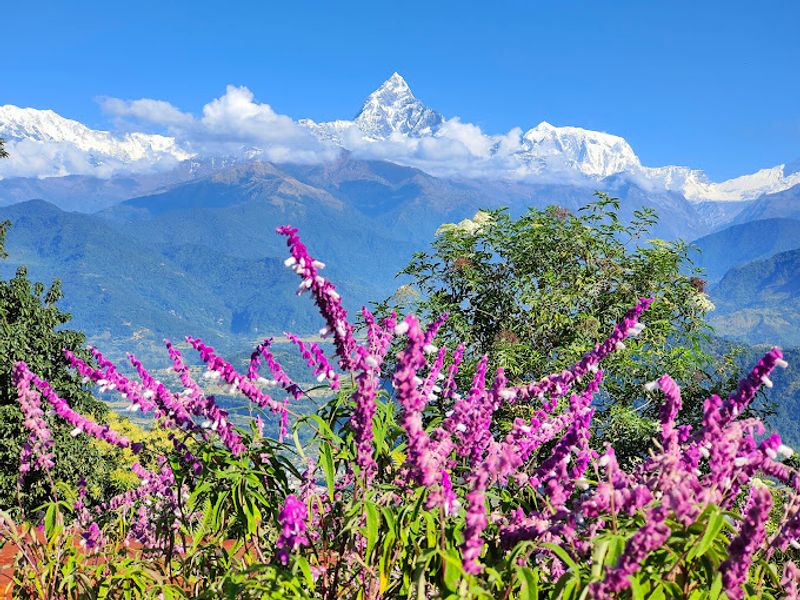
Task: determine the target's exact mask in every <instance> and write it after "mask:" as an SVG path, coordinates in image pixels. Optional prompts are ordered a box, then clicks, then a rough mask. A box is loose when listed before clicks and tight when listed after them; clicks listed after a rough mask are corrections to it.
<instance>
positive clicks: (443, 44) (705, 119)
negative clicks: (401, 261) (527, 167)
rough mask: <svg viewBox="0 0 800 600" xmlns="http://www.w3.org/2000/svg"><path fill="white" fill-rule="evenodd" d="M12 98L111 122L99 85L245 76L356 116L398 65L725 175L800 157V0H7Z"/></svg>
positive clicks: (659, 161) (289, 98) (489, 115)
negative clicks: (283, 0)
mask: <svg viewBox="0 0 800 600" xmlns="http://www.w3.org/2000/svg"><path fill="white" fill-rule="evenodd" d="M2 11H3V12H2V14H3V23H4V27H3V36H2V44H3V47H4V49H3V53H2V54H1V55H0V77H1V79H0V104H3V103H11V104H17V105H21V106H34V107H37V108H52V109H54V110H56V111H57V112H60V113H61V114H63V115H65V116H68V117H72V118H77V119H79V120H82V121H84V122H86V123H87V124H89V125H92V126H101V127H108V126H109V122H108V120H107V118H106V117H105V116H104V115H103V114H102V112H101V110H100V108H99V106H98V104H97V103H96V102H95V99H96V98H97V97H100V96H113V97H119V98H125V99H135V98H142V97H148V98H157V99H162V100H167V101H169V102H171V103H172V104H174V105H176V106H178V107H179V108H181V109H183V110H186V111H189V112H197V111H199V110H200V109H201V107H202V106H203V105H204V104H205V103H206V102H208V101H209V100H211V99H213V98H216V97H218V96H220V95H221V94H223V93H224V91H225V86H226V85H227V84H235V85H245V86H247V87H249V88H250V89H251V90H252V91H253V92H254V93H255V95H256V98H257V99H258V100H260V101H262V102H267V103H269V104H271V105H272V106H273V107H274V108H275V110H277V111H278V112H280V113H284V114H288V115H290V116H292V117H295V118H301V117H306V116H307V117H311V118H314V119H316V120H326V119H333V118H349V117H352V116H353V115H354V113H355V112H356V111H357V110H358V108H359V106H360V104H361V101H362V100H363V98H364V97H365V96H366V95H367V94H368V93H369V92H371V91H372V90H373V89H374V88H375V87H377V86H378V85H379V84H380V83H381V82H382V81H383V80H384V79H385V78H386V77H388V76H389V75H390V74H391V73H392V71H395V70H397V71H399V72H400V73H402V74H403V75H404V76H405V77H406V79H407V80H408V82H409V84H410V85H411V87H412V89H413V90H414V92H415V93H416V95H417V96H418V97H420V98H421V99H422V100H424V101H425V102H426V103H427V104H429V105H430V106H432V107H433V108H435V109H437V110H439V111H440V112H442V113H444V114H445V115H446V116H448V117H452V116H460V117H462V119H463V120H465V121H470V122H473V123H476V124H478V125H480V126H481V127H482V128H483V129H484V130H485V131H486V132H488V133H500V132H504V131H507V130H508V129H510V128H511V127H514V126H520V127H523V128H528V127H532V126H534V125H536V124H537V123H539V122H540V121H542V120H546V121H549V122H551V123H553V124H556V125H577V126H581V127H586V128H590V129H597V130H601V131H608V132H610V133H615V134H618V135H622V136H623V137H625V138H627V140H628V141H629V142H630V143H631V145H632V146H633V148H634V150H635V151H636V152H637V154H638V155H639V156H640V158H641V159H642V161H643V162H644V164H647V165H651V166H659V165H665V164H685V165H689V166H693V167H698V168H703V169H705V170H707V171H708V173H709V175H711V177H712V178H714V179H723V178H727V177H732V176H736V175H740V174H744V173H747V172H751V171H753V170H755V169H758V168H761V167H767V166H772V165H774V164H778V163H782V162H788V161H791V160H795V159H798V158H800V77H798V72H799V69H798V67H800V35H798V31H797V26H798V23H800V3H799V2H796V1H785V2H778V1H764V2H738V1H727V2H697V1H695V2H684V1H673V2H659V3H657V2H646V1H644V0H640V1H630V2H626V1H618V2H609V1H606V2H600V1H593V2H589V1H586V2H573V1H568V0H562V1H548V2H534V1H531V0H529V1H525V2H522V1H519V2H517V1H505V2H502V1H497V2H483V1H482V2H474V3H470V2H464V1H461V2H450V1H440V2H432V1H430V0H428V1H427V2H416V1H407V2H404V3H388V2H376V1H373V2H319V1H318V2H309V1H302V0H294V1H292V2H291V3H289V2H286V3H280V4H279V3H273V2H264V1H261V2H228V3H222V2H215V3H211V2H201V1H199V0H195V1H194V2H170V1H166V0H162V1H160V2H151V1H149V0H148V1H138V2H130V3H116V2H81V1H79V0H76V1H72V2H69V3H67V2H36V1H33V0H31V1H28V2H24V3H14V5H11V6H8V5H6V6H4V7H3V9H2Z"/></svg>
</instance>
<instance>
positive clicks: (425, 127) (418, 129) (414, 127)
mask: <svg viewBox="0 0 800 600" xmlns="http://www.w3.org/2000/svg"><path fill="white" fill-rule="evenodd" d="M443 122H444V117H442V115H440V114H439V113H438V112H436V111H435V110H432V109H430V108H428V107H427V106H425V104H423V103H422V102H421V101H420V100H418V99H417V98H416V97H415V96H414V94H413V93H412V92H411V88H410V87H408V83H406V80H405V79H403V77H402V76H401V75H400V74H399V73H394V74H392V76H391V77H389V79H387V80H386V81H385V82H384V83H383V85H381V86H380V87H379V88H378V89H377V90H375V91H374V92H372V93H371V94H370V95H369V96H368V97H367V99H366V100H365V101H364V104H363V106H362V107H361V110H360V111H359V112H358V114H357V115H356V117H355V119H354V120H352V121H344V120H337V121H328V122H324V123H315V122H314V121H312V120H311V119H302V120H301V121H300V123H301V124H302V125H304V126H306V127H308V128H309V129H311V131H313V132H314V133H315V135H317V136H318V137H319V138H320V139H322V140H325V141H331V142H334V143H336V144H343V143H346V141H345V140H346V139H347V138H348V137H349V136H352V135H353V134H355V135H357V136H358V137H359V138H361V139H363V140H364V141H370V142H380V141H385V140H388V139H389V138H391V137H392V136H401V137H403V136H407V137H414V138H421V137H424V136H431V135H434V134H435V133H436V131H437V130H438V129H439V127H440V126H441V124H442V123H443Z"/></svg>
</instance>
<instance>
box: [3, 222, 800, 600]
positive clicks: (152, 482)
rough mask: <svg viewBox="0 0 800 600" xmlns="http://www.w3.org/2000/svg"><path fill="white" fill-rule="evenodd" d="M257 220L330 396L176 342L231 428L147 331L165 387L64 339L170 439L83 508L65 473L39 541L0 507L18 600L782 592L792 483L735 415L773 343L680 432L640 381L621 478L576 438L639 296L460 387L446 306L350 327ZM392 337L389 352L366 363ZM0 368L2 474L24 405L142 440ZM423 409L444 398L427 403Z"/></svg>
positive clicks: (263, 356)
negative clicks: (304, 304)
mask: <svg viewBox="0 0 800 600" xmlns="http://www.w3.org/2000/svg"><path fill="white" fill-rule="evenodd" d="M279 232H280V233H281V234H283V235H285V236H287V238H288V245H289V249H290V252H291V256H290V258H289V259H287V261H286V264H287V266H289V267H290V268H292V269H294V270H295V271H296V272H297V274H298V275H299V276H300V278H301V283H300V287H299V289H298V292H299V293H301V294H302V293H309V294H310V295H311V297H312V298H313V300H314V301H315V302H316V304H317V306H318V307H319V309H320V313H321V314H322V317H323V318H324V320H325V326H324V327H323V329H322V330H321V332H320V333H321V334H322V335H323V336H329V337H330V338H331V342H332V346H333V348H334V349H335V354H336V361H335V363H334V362H331V361H330V360H329V359H328V358H327V356H326V352H325V350H324V348H323V347H321V346H319V345H317V344H314V343H308V342H305V341H303V340H300V339H299V338H296V337H291V338H290V339H292V340H293V342H294V343H295V344H296V345H297V347H298V350H299V351H300V353H301V354H302V356H303V357H304V359H305V360H306V361H307V363H308V365H309V367H310V368H311V369H312V371H313V374H314V376H315V377H316V379H317V381H318V383H319V384H320V385H322V384H323V383H324V384H325V385H326V386H328V387H329V388H330V389H331V391H332V397H331V399H330V400H329V401H328V402H327V403H325V405H324V406H322V408H321V409H320V410H319V412H318V413H317V414H306V415H299V414H293V410H292V406H293V404H294V403H296V402H297V401H298V400H299V399H301V398H302V397H304V396H305V395H306V394H307V393H309V391H310V389H309V386H306V385H303V384H301V383H299V382H296V381H294V380H292V379H291V378H289V377H288V375H287V374H286V372H285V371H284V370H283V368H282V366H281V365H280V363H279V362H278V361H277V360H276V359H275V357H274V355H273V354H272V352H271V350H270V341H269V340H267V341H265V342H264V343H262V344H260V345H259V346H258V347H257V348H256V350H255V352H254V353H253V354H252V356H251V359H250V362H249V365H248V366H247V369H246V370H237V369H236V367H235V366H234V365H232V364H231V363H229V362H227V361H225V360H224V359H223V358H221V357H220V356H218V355H217V353H216V352H215V351H214V349H213V348H210V347H209V346H207V345H206V344H204V343H203V342H202V341H201V340H198V339H195V338H187V342H188V344H189V345H190V346H191V347H192V348H193V349H194V350H195V351H197V352H198V354H199V356H200V358H201V360H202V361H203V362H204V363H205V366H206V371H205V373H204V376H203V377H204V378H206V379H209V380H213V381H216V382H217V383H218V384H219V383H225V384H227V385H229V386H230V387H231V391H234V390H235V391H236V392H237V393H240V394H242V395H243V396H245V397H246V398H247V399H248V400H249V401H250V402H251V403H252V404H253V410H254V413H255V414H256V417H255V419H253V420H252V422H250V423H249V425H248V427H239V426H236V425H234V424H232V423H231V422H230V420H229V418H228V415H227V414H226V412H225V411H224V410H222V409H221V408H220V407H219V406H218V405H217V404H216V402H215V400H214V398H213V396H210V395H208V394H206V393H205V392H204V391H203V387H202V386H201V385H200V384H199V383H198V380H197V378H196V377H195V375H194V374H193V372H192V370H191V368H190V367H188V366H187V364H186V362H185V361H184V359H183V357H182V355H181V353H180V351H179V350H178V349H177V348H176V347H175V346H173V345H172V344H170V343H167V347H168V352H169V354H170V357H171V359H172V366H173V369H174V371H175V374H176V377H177V378H178V379H179V380H180V388H179V389H178V390H177V391H173V390H170V389H168V388H167V386H166V385H165V384H164V383H162V382H161V381H159V380H157V379H156V378H154V377H153V376H152V375H151V374H150V373H149V372H148V371H147V369H146V368H145V367H144V366H143V365H142V364H141V363H140V362H139V361H138V360H137V359H136V358H135V357H132V358H131V363H132V366H133V368H134V369H135V371H136V372H137V375H138V377H137V379H132V378H129V377H127V376H126V375H124V374H123V373H122V372H121V371H120V370H119V369H118V368H117V366H115V365H113V364H112V363H110V362H109V361H107V360H106V359H105V358H104V357H103V355H102V354H101V353H100V352H99V351H98V350H93V351H92V352H93V354H94V358H95V361H96V365H97V366H94V365H92V364H89V362H87V361H85V360H84V359H82V358H81V357H79V356H77V355H76V354H74V353H72V352H69V351H68V352H66V358H67V359H68V360H69V362H70V363H71V365H72V366H73V367H74V369H75V370H76V371H77V372H78V373H79V374H80V375H81V376H83V377H85V378H88V379H89V380H91V381H93V382H94V383H96V384H97V385H99V386H100V387H101V389H103V390H105V391H114V392H116V393H119V394H122V395H123V396H124V397H125V398H127V400H128V401H130V402H131V404H132V406H133V407H136V408H137V409H140V410H142V411H144V412H146V413H152V414H153V416H154V418H155V420H156V422H157V425H158V426H159V427H160V428H163V429H165V430H167V431H168V432H169V433H170V434H171V435H170V438H169V439H170V442H171V444H172V448H171V450H170V451H169V452H168V453H166V454H164V455H163V456H162V457H161V458H160V459H159V461H158V466H157V468H150V469H148V468H145V467H144V466H142V465H141V464H138V463H137V464H134V465H133V466H132V470H133V472H134V473H135V474H136V475H137V476H138V477H139V478H140V485H139V486H138V487H137V488H135V489H134V490H131V491H128V492H126V493H124V494H121V495H120V496H118V497H115V498H112V499H111V500H110V501H108V502H106V503H104V504H102V505H100V506H92V505H90V504H89V503H88V501H87V499H86V495H85V493H84V491H83V488H82V487H81V486H80V485H79V486H78V489H77V491H74V490H70V489H58V490H53V493H54V497H53V500H52V502H51V503H50V504H49V505H48V506H47V507H46V510H45V511H44V518H43V520H42V523H41V530H42V532H41V533H37V532H38V531H39V530H38V528H37V524H36V523H31V524H22V525H21V526H19V527H15V526H14V525H13V524H12V523H11V519H10V517H9V516H7V515H6V516H4V517H3V519H4V520H3V524H2V525H0V526H2V527H4V529H3V534H4V536H5V538H6V539H7V540H8V541H9V542H13V543H15V544H16V545H17V546H18V548H19V553H18V557H17V563H16V566H17V568H16V571H15V580H14V584H15V588H14V591H15V593H16V594H17V595H18V596H20V597H87V598H99V597H139V596H151V597H162V598H176V597H201V598H218V597H231V598H305V597H307V598H397V597H417V598H423V597H432V598H437V597H439V598H470V597H475V598H546V597H553V598H556V597H560V598H575V599H577V598H586V597H592V598H609V597H617V596H621V597H633V598H721V597H723V594H724V595H725V596H727V597H728V598H731V599H738V598H744V597H748V598H756V597H759V598H779V597H790V598H795V597H797V595H798V592H797V589H798V584H799V583H800V572H799V571H798V569H797V568H796V567H795V564H794V562H792V559H793V558H795V557H794V556H793V554H794V550H793V548H794V546H796V545H798V544H797V538H798V536H800V495H798V490H800V478H799V477H798V472H797V471H795V470H794V469H793V468H792V467H790V466H789V465H788V464H787V463H785V462H782V459H784V458H786V457H788V456H790V455H791V454H792V452H791V450H790V449H789V448H787V447H786V446H784V445H783V444H782V443H781V441H780V438H779V437H778V436H777V435H772V436H769V437H765V438H763V439H762V434H763V427H762V426H761V424H760V422H759V421H758V420H756V419H752V418H742V414H743V412H744V411H745V410H746V408H747V406H748V405H749V403H750V402H751V401H752V399H753V397H754V395H755V394H756V392H757V390H758V389H759V387H761V386H763V385H766V386H770V385H771V380H770V379H769V377H770V375H771V373H772V371H773V370H774V369H775V368H776V367H786V366H787V365H786V363H785V361H784V360H783V358H782V354H781V351H780V350H779V349H777V348H774V349H773V350H771V351H770V352H768V353H767V354H766V355H765V356H764V357H763V358H762V359H761V360H760V361H759V363H758V364H757V365H756V366H755V368H754V369H753V370H752V372H751V373H750V374H749V375H748V376H747V377H746V378H745V379H744V380H743V381H742V382H741V383H740V384H739V386H738V388H737V389H736V390H735V391H734V392H733V393H731V394H730V395H729V396H728V397H727V398H726V399H724V400H723V399H721V398H720V397H719V396H715V395H712V396H711V397H709V398H708V399H706V401H705V404H704V413H703V418H702V422H701V424H700V425H699V426H698V427H694V428H693V427H691V426H690V425H686V424H680V423H679V421H678V417H679V415H680V410H681V405H682V399H681V392H680V389H679V387H678V386H677V384H676V383H675V382H674V381H673V380H672V378H670V377H669V376H668V375H662V376H661V377H659V378H658V380H656V381H653V382H650V383H648V384H647V386H646V390H645V391H644V392H642V393H643V394H646V395H647V396H648V397H650V398H652V399H655V398H657V397H662V398H663V399H662V400H661V401H660V404H661V409H660V413H659V432H658V433H657V436H658V439H657V440H656V441H657V448H658V450H657V451H654V452H653V453H652V455H651V456H650V458H649V459H648V460H647V461H645V462H643V463H642V464H640V465H639V466H637V467H636V468H635V469H633V470H632V471H630V472H626V471H624V470H622V469H621V468H620V467H619V465H618V463H617V460H616V455H615V452H614V449H613V448H612V447H611V446H606V447H605V448H603V449H602V451H601V452H598V451H595V450H593V449H592V447H591V446H590V443H589V442H590V435H591V425H592V418H593V415H594V406H593V404H592V402H593V399H594V397H595V394H596V393H597V391H598V389H599V386H600V383H601V381H602V379H603V377H604V372H603V371H602V370H601V369H600V366H601V364H602V363H603V362H604V361H605V360H606V359H607V358H608V357H609V356H612V355H613V354H615V353H620V352H625V351H626V350H625V342H626V340H627V341H630V339H632V338H634V337H636V336H638V335H641V334H642V333H643V331H644V324H643V322H642V321H641V320H640V318H641V317H642V315H643V314H646V311H648V310H649V309H650V307H651V305H653V304H654V303H655V302H657V300H656V301H654V300H653V299H652V298H642V299H640V301H639V302H638V303H637V304H636V306H634V307H633V308H631V309H629V310H628V311H627V313H626V314H625V315H624V316H623V318H622V319H621V320H620V321H619V322H618V323H617V324H616V326H615V327H614V328H613V331H612V332H611V335H610V336H609V337H608V338H607V339H606V340H605V341H603V342H601V343H598V344H597V345H595V346H594V347H592V348H590V349H589V351H588V352H586V353H584V355H583V356H582V357H580V358H579V359H578V360H577V361H576V362H575V364H573V365H572V366H571V367H569V368H566V369H564V370H561V371H559V372H557V373H555V374H553V375H550V376H547V377H544V378H543V379H539V380H533V381H531V382H529V383H526V384H523V385H511V384H509V382H508V380H507V378H506V375H505V373H504V371H503V370H502V369H497V370H496V371H495V372H494V374H493V377H489V376H488V375H487V364H488V359H487V358H482V359H480V360H479V362H478V364H477V366H476V368H475V373H474V376H473V378H472V382H471V384H470V385H469V386H468V387H466V388H463V389H462V388H460V387H459V386H458V379H459V378H458V373H459V369H460V367H461V364H462V360H463V347H457V348H454V349H452V352H451V351H450V350H448V349H447V348H446V347H445V346H442V347H437V345H436V336H437V332H438V330H439V329H440V328H441V326H442V324H443V323H444V322H445V320H446V316H442V317H441V318H439V319H437V320H435V321H434V322H433V323H431V324H430V325H428V326H426V327H423V326H422V325H421V324H420V323H419V321H418V320H417V319H416V318H415V317H414V316H407V317H405V318H403V319H398V318H397V317H396V316H394V315H390V316H387V317H385V318H384V319H382V320H376V319H375V318H374V317H373V315H372V314H371V313H370V312H369V311H368V310H366V309H363V310H362V314H361V322H362V325H363V331H362V333H361V334H359V335H357V334H356V328H355V326H354V325H353V324H352V323H351V322H350V321H349V320H348V317H347V314H346V312H345V310H344V308H343V306H342V302H341V298H340V297H339V295H338V294H337V292H336V291H335V288H334V286H333V285H332V284H331V283H330V282H329V281H327V280H326V279H325V278H324V277H323V276H322V275H321V272H322V269H323V267H324V265H323V264H322V263H320V262H319V261H317V260H314V259H313V258H312V257H311V256H309V254H308V252H307V250H306V247H305V246H304V245H303V244H302V242H301V241H300V239H299V237H298V236H297V231H296V230H295V229H292V228H290V227H282V228H280V229H279ZM396 340H399V341H400V342H401V348H402V350H401V351H400V352H399V354H398V356H397V357H396V359H394V360H393V361H392V364H393V366H392V368H391V372H387V367H386V360H387V352H388V351H389V349H390V348H391V347H392V342H393V341H396ZM264 363H266V367H267V369H268V370H269V373H268V374H267V375H261V368H262V366H263V364H264ZM14 376H15V382H16V386H17V389H18V394H19V401H20V406H21V408H22V410H23V411H24V412H25V415H26V421H25V424H26V427H27V429H28V443H27V445H26V446H25V447H24V449H23V452H22V461H21V466H22V469H21V476H22V477H23V478H24V477H29V476H31V475H30V474H31V473H32V472H34V471H37V470H38V471H44V472H47V471H48V469H52V455H51V452H52V439H51V436H50V431H49V429H48V427H47V423H46V422H45V421H44V420H43V418H42V417H43V415H44V412H43V408H42V405H43V404H46V405H49V406H51V407H52V409H53V410H54V411H55V413H56V414H57V415H58V416H59V417H60V418H61V419H63V420H65V421H66V422H68V423H69V426H70V427H71V428H73V430H72V433H73V434H74V435H75V436H78V437H82V436H84V435H90V436H93V437H96V438H98V439H101V440H103V442H104V443H108V444H112V445H113V446H116V447H118V448H121V449H124V450H126V451H130V452H132V453H135V454H141V453H143V452H146V451H147V450H148V449H147V442H145V443H144V444H142V443H141V442H137V441H133V440H131V439H129V438H128V437H126V436H124V435H121V434H120V433H118V432H116V431H114V430H112V429H110V428H109V427H108V426H106V425H100V424H97V423H95V422H94V421H93V420H91V419H89V418H86V417H84V416H83V415H81V414H79V413H77V412H75V411H74V410H73V409H72V408H71V407H70V406H69V405H68V404H67V403H66V402H65V401H64V400H63V399H61V398H60V397H59V396H58V395H57V394H56V393H55V391H54V390H53V388H52V387H51V386H50V385H49V383H48V382H47V381H46V380H45V379H43V378H41V377H40V376H38V375H37V374H36V373H34V372H33V371H32V370H31V369H30V368H29V367H28V366H27V365H26V364H25V363H23V362H20V363H18V364H17V366H16V368H15V375H14ZM389 384H391V385H389ZM275 390H277V394H276V392H275ZM278 394H280V395H281V396H284V397H285V398H286V399H285V400H279V399H277V398H276V397H277V396H278ZM439 402H441V403H444V404H446V405H447V406H448V410H447V411H445V412H444V413H443V414H442V413H439V412H438V411H431V410H429V408H430V406H431V405H432V404H433V403H439ZM521 403H525V404H529V405H531V406H532V407H533V411H532V416H531V417H530V419H527V420H523V419H522V418H517V419H516V420H514V422H513V423H512V424H511V428H510V430H509V431H508V432H507V433H502V434H500V433H498V432H497V431H496V429H495V428H494V426H493V418H494V416H495V415H496V414H497V412H498V410H499V409H500V408H501V407H504V406H506V405H514V404H521ZM265 421H267V423H266V424H265ZM265 427H270V428H271V427H274V428H275V429H277V431H278V434H277V435H276V436H270V435H267V434H266V433H265ZM307 430H310V431H311V434H310V435H306V434H305V431H307ZM777 505H780V509H779V511H778V512H779V514H777V515H776V514H774V513H775V507H776V506H777ZM76 542H78V543H76Z"/></svg>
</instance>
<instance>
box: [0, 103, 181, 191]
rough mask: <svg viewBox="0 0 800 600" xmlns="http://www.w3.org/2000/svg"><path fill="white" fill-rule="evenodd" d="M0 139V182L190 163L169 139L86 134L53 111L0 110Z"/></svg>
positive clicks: (80, 126) (91, 131)
mask: <svg viewBox="0 0 800 600" xmlns="http://www.w3.org/2000/svg"><path fill="white" fill-rule="evenodd" d="M0 137H2V138H3V139H5V141H6V148H7V150H8V151H9V154H10V158H9V159H7V160H4V161H3V163H2V165H1V166H2V172H0V176H4V177H10V176H22V177H28V176H35V177H53V176H62V175H89V174H91V175H98V176H101V177H110V176H112V175H115V174H118V173H125V172H131V171H134V172H138V171H154V170H166V169H169V168H172V167H174V166H176V165H177V164H178V163H180V162H182V161H185V160H187V159H189V158H191V157H192V154H191V153H190V152H187V151H186V150H184V149H182V148H180V147H179V145H178V144H177V142H176V141H175V139H174V138H172V137H168V136H164V135H157V134H147V133H136V132H134V133H126V134H122V135H114V134H112V133H110V132H108V131H97V130H94V129H90V128H89V127H87V126H86V125H84V124H83V123H80V122H79V121H74V120H72V119H66V118H64V117H62V116H61V115H59V114H57V113H55V112H53V111H52V110H37V109H33V108H19V107H16V106H12V105H5V106H0Z"/></svg>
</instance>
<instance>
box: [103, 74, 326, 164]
mask: <svg viewBox="0 0 800 600" xmlns="http://www.w3.org/2000/svg"><path fill="white" fill-rule="evenodd" d="M101 106H102V108H103V110H105V111H106V112H107V113H108V114H110V115H112V116H113V117H116V118H132V119H134V120H135V121H136V122H137V123H138V124H147V125H155V126H160V127H164V128H165V129H166V132H167V133H168V134H169V135H171V136H172V137H174V138H175V140H176V141H177V142H178V143H179V144H181V145H182V146H184V147H186V148H188V149H190V150H191V151H193V152H196V153H198V154H200V155H240V154H241V153H242V152H248V153H251V154H252V153H255V154H257V155H258V156H260V157H261V158H263V159H265V160H269V161H274V162H297V163H317V162H324V161H326V160H332V159H334V158H336V156H337V155H338V154H339V152H340V150H339V149H338V148H336V147H335V146H333V145H332V144H328V143H325V142H322V141H320V140H318V139H317V138H316V137H315V136H314V135H312V134H311V132H310V131H309V130H308V129H307V128H306V127H303V126H302V125H299V124H298V123H296V122H295V121H294V120H293V119H292V118H291V117H288V116H286V115H281V114H279V113H277V112H275V110H273V108H272V107H271V106H270V105H269V104H264V103H258V102H256V101H255V99H254V96H253V93H252V92H251V91H250V90H249V89H247V88H246V87H236V86H232V85H229V86H228V87H227V89H226V90H225V94H224V95H222V96H220V97H219V98H216V99H214V100H212V101H211V102H209V103H208V104H206V105H205V106H204V107H203V109H202V115H201V116H200V117H199V118H198V117H194V116H193V115H191V114H189V113H185V112H182V111H181V110H179V109H178V108H176V107H175V106H173V105H172V104H170V103H169V102H165V101H163V100H153V99H148V98H143V99H140V100H132V101H130V100H120V99H118V98H104V99H102V100H101Z"/></svg>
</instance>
